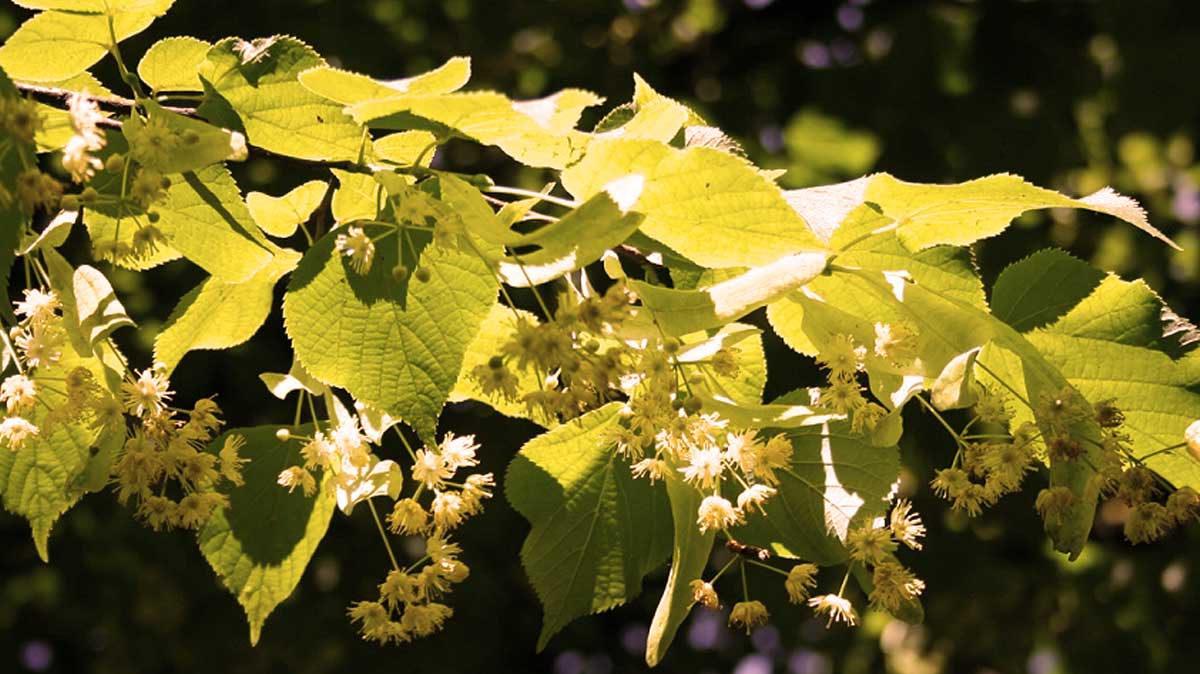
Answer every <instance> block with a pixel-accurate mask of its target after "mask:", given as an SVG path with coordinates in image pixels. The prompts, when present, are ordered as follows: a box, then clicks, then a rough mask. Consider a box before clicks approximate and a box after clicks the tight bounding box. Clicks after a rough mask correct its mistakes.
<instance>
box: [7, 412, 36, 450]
mask: <svg viewBox="0 0 1200 674" xmlns="http://www.w3.org/2000/svg"><path fill="white" fill-rule="evenodd" d="M37 434H38V427H37V426H34V425H33V424H32V423H30V422H29V421H28V420H27V419H24V418H22V417H7V418H5V419H4V421H0V442H3V443H4V444H5V445H8V447H9V449H12V450H13V451H16V450H18V449H20V448H22V447H24V446H25V442H26V441H27V440H29V438H32V437H35V436H37Z"/></svg>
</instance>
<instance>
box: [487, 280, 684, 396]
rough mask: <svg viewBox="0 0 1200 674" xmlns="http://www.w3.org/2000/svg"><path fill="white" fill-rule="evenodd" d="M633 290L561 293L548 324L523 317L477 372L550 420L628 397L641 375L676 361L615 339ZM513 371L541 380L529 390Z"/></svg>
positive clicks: (491, 391)
mask: <svg viewBox="0 0 1200 674" xmlns="http://www.w3.org/2000/svg"><path fill="white" fill-rule="evenodd" d="M632 299H633V298H632V295H631V294H630V293H629V292H628V290H626V288H625V286H624V285H620V284H618V285H614V286H612V287H610V288H609V289H608V290H607V291H606V292H605V293H604V294H603V295H592V296H590V297H586V298H575V297H573V296H572V295H569V294H564V295H562V296H560V297H559V301H558V305H557V308H556V309H555V311H554V318H553V320H551V321H548V322H545V323H539V322H537V321H536V320H534V319H530V318H527V317H524V316H520V317H518V319H517V321H516V332H515V334H514V335H513V336H512V337H511V338H510V339H509V340H508V341H507V342H505V343H504V344H502V345H501V347H500V353H499V354H498V355H496V356H493V357H492V358H491V360H489V361H488V362H487V363H485V364H483V365H479V366H476V367H475V368H474V369H473V370H472V371H471V373H470V376H471V379H472V380H473V381H474V382H475V383H476V384H477V385H478V386H479V388H480V389H481V390H482V391H483V393H484V394H485V395H488V396H491V397H492V398H494V399H498V400H506V401H509V402H518V401H519V402H522V403H524V405H525V407H526V408H527V409H528V410H529V411H530V413H534V414H538V415H541V416H544V417H547V418H551V419H555V418H557V419H564V420H566V419H573V418H575V417H577V416H580V415H582V414H584V413H586V412H588V411H590V410H592V409H596V408H597V407H600V406H601V405H603V404H604V403H606V402H610V401H612V400H619V399H624V398H625V397H626V396H627V395H628V393H627V387H628V386H630V385H631V383H633V382H635V381H636V380H638V379H639V378H640V377H641V376H642V373H667V372H669V371H670V368H671V365H670V363H669V361H668V360H667V358H666V356H665V355H664V354H662V353H661V352H653V351H652V350H651V349H649V348H646V349H643V348H639V347H637V346H631V345H630V344H627V343H625V342H623V341H619V340H618V339H617V338H616V337H615V334H616V330H615V328H616V326H620V325H621V324H622V323H623V322H624V321H625V320H626V319H628V318H629V317H630V316H631V314H632V306H631V302H632ZM514 370H516V371H518V372H522V371H523V372H529V373H532V374H534V375H535V376H536V378H537V379H538V380H539V381H541V382H542V386H541V387H540V388H539V389H538V390H536V391H529V392H526V393H524V394H522V393H521V392H520V390H519V383H520V379H519V378H518V376H517V374H516V373H514Z"/></svg>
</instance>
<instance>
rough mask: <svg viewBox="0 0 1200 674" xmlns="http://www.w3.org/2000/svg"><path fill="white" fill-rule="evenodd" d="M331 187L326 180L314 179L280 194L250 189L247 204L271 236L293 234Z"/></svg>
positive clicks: (251, 212) (252, 214) (251, 214)
mask: <svg viewBox="0 0 1200 674" xmlns="http://www.w3.org/2000/svg"><path fill="white" fill-rule="evenodd" d="M327 189H329V185H327V184H326V183H325V182H324V181H321V180H310V181H308V182H306V183H304V184H303V185H300V186H299V187H296V188H294V189H293V190H291V191H290V192H288V193H287V194H285V195H283V196H280V197H273V196H270V195H269V194H263V193H262V192H250V193H249V194H247V195H246V207H247V208H249V209H250V216H251V217H253V218H254V222H255V224H257V225H258V226H259V227H260V228H262V231H264V232H266V233H267V234H270V235H271V236H278V237H289V236H291V235H293V234H295V233H296V228H297V227H299V226H300V225H301V224H303V223H305V222H307V221H308V218H309V216H311V215H312V214H313V211H315V210H317V207H318V206H320V205H321V199H323V198H324V197H325V191H326V190H327Z"/></svg>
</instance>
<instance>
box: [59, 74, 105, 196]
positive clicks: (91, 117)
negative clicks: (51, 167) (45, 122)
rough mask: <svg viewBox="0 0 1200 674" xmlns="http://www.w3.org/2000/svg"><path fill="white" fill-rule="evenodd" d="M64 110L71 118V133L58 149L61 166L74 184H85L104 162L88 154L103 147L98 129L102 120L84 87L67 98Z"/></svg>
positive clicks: (103, 140) (102, 139) (103, 138)
mask: <svg viewBox="0 0 1200 674" xmlns="http://www.w3.org/2000/svg"><path fill="white" fill-rule="evenodd" d="M67 109H68V112H69V113H70V117H71V128H72V129H73V130H74V131H75V134H74V135H73V136H71V139H70V140H68V141H67V145H66V147H64V148H63V152H62V164H63V168H65V169H66V170H67V173H70V174H71V179H72V180H74V181H75V182H77V183H85V182H87V181H89V180H91V179H92V177H93V176H95V175H96V171H99V170H100V169H101V168H102V167H103V166H104V164H103V163H102V162H101V161H100V160H99V159H98V158H96V157H95V156H93V154H92V153H94V152H98V151H100V150H102V149H104V146H105V144H106V143H107V139H106V138H105V137H104V133H103V132H102V131H100V129H99V126H98V125H99V123H100V121H101V120H102V119H103V117H102V116H101V115H100V108H99V107H98V106H97V105H96V102H95V101H94V100H92V98H91V97H90V96H88V93H87V90H86V89H85V90H84V91H80V92H77V93H74V94H71V97H70V98H69V99H67Z"/></svg>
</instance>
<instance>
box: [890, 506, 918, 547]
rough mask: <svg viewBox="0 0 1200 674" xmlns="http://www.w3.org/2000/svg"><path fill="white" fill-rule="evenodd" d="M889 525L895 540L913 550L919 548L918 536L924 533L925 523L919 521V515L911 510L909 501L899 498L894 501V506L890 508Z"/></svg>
mask: <svg viewBox="0 0 1200 674" xmlns="http://www.w3.org/2000/svg"><path fill="white" fill-rule="evenodd" d="M891 527H892V535H893V536H895V537H896V540H898V541H900V542H901V543H903V544H905V545H907V546H908V547H910V548H912V549H913V550H920V549H921V542H920V538H921V537H922V536H924V535H925V525H924V524H923V523H922V522H921V516H920V515H918V514H917V513H915V512H913V509H912V503H911V502H910V501H908V500H906V499H900V500H899V501H897V502H896V507H895V508H893V509H892V518H891Z"/></svg>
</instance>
